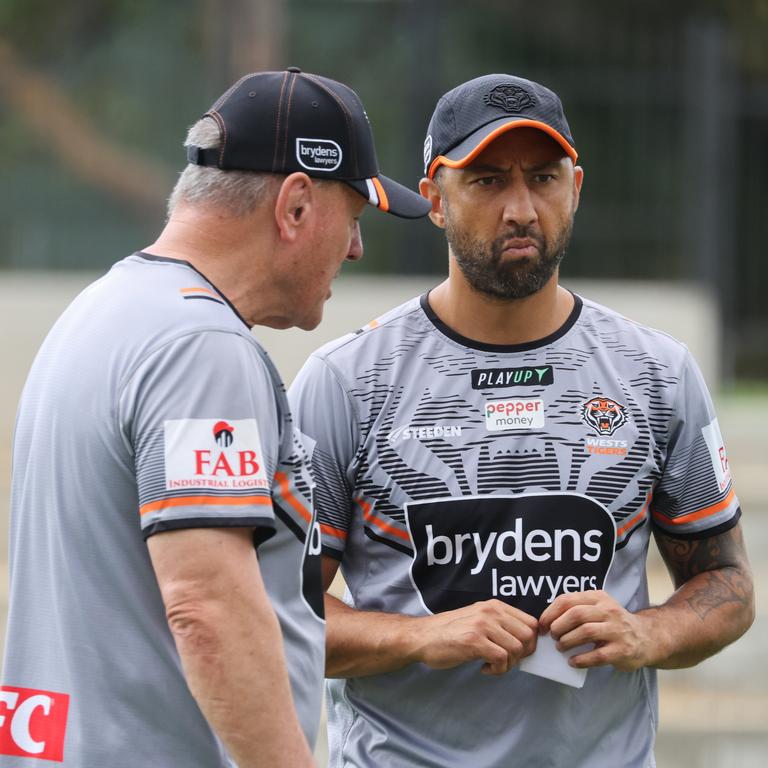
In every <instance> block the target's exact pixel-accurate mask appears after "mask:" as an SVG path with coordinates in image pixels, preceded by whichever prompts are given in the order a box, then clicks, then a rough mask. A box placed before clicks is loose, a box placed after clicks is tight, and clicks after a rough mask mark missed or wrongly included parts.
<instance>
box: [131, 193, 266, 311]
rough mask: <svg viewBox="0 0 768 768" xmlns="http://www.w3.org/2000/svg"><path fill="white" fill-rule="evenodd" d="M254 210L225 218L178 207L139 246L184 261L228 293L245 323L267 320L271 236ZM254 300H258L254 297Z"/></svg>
mask: <svg viewBox="0 0 768 768" xmlns="http://www.w3.org/2000/svg"><path fill="white" fill-rule="evenodd" d="M259 219H260V216H259V213H258V212H256V213H254V214H253V215H247V216H238V217H234V216H229V215H227V214H225V213H222V212H219V211H215V210H214V211H211V210H207V209H206V210H203V209H201V208H198V207H194V206H189V205H181V206H179V207H178V208H177V209H176V210H175V211H174V212H173V214H172V215H171V217H170V219H169V220H168V222H167V223H166V225H165V227H164V229H163V231H162V232H161V233H160V236H159V237H158V238H157V240H155V242H154V243H152V245H149V246H147V247H146V248H144V251H145V252H146V253H150V254H153V255H155V256H164V257H166V258H171V259H178V260H180V261H186V262H189V263H190V264H191V265H192V266H193V267H195V269H197V270H199V271H200V272H202V274H204V275H205V276H206V278H208V280H210V282H211V283H212V284H213V285H215V286H216V288H217V289H218V290H219V291H221V293H223V294H224V296H226V297H227V299H228V300H229V301H230V302H231V303H232V304H233V305H234V307H235V309H236V310H237V311H238V313H239V314H240V315H241V316H242V317H243V319H244V320H245V321H246V322H247V323H248V324H249V325H256V324H266V323H265V322H264V320H265V317H266V316H267V315H266V314H265V312H266V313H268V311H269V310H268V307H266V306H265V302H264V297H265V296H269V294H270V292H269V291H267V290H266V287H267V286H268V285H269V282H270V264H271V263H272V256H273V252H274V249H275V243H274V241H273V240H274V238H273V237H272V233H271V230H270V229H269V227H268V226H264V225H265V224H266V222H261V221H260V220H259ZM255 298H258V301H256V300H255Z"/></svg>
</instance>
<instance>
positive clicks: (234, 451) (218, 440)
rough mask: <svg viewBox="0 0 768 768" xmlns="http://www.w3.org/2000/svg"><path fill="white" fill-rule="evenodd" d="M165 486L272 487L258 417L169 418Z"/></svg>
mask: <svg viewBox="0 0 768 768" xmlns="http://www.w3.org/2000/svg"><path fill="white" fill-rule="evenodd" d="M164 430H165V487H166V489H167V490H176V489H181V488H217V489H222V490H244V489H249V488H250V489H254V488H269V483H268V481H267V473H266V467H265V466H264V454H263V452H262V450H261V439H260V437H259V427H258V425H257V423H256V419H175V420H171V421H166V422H165V424H164Z"/></svg>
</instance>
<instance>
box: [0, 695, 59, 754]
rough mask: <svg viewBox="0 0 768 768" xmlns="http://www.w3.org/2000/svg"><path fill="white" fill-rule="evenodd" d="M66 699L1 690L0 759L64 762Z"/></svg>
mask: <svg viewBox="0 0 768 768" xmlns="http://www.w3.org/2000/svg"><path fill="white" fill-rule="evenodd" d="M68 712H69V696H68V695H67V694H66V693H54V692H53V691H38V690H34V689H32V688H14V687H12V686H9V685H3V686H0V755H14V756H16V757H35V758H37V759H38V760H53V761H54V762H57V763H61V762H63V761H64V737H65V735H66V731H67V713H68Z"/></svg>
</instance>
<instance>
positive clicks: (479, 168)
mask: <svg viewBox="0 0 768 768" xmlns="http://www.w3.org/2000/svg"><path fill="white" fill-rule="evenodd" d="M562 159H563V158H560V157H559V158H557V159H556V160H547V161H546V162H543V163H538V164H537V165H532V166H530V167H528V168H524V169H523V170H524V171H525V172H526V173H530V172H534V173H537V172H539V171H545V170H547V169H549V168H557V167H559V166H560V161H561V160H562ZM511 169H512V166H511V165H510V166H509V167H507V168H502V167H501V166H499V165H490V164H487V163H470V164H469V165H467V166H465V167H464V170H465V171H469V172H470V173H508V172H509V171H510V170H511Z"/></svg>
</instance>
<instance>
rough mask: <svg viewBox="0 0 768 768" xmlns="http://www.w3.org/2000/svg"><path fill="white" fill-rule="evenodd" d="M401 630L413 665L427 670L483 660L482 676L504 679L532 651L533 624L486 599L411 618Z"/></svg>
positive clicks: (529, 618)
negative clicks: (410, 646) (408, 642)
mask: <svg viewBox="0 0 768 768" xmlns="http://www.w3.org/2000/svg"><path fill="white" fill-rule="evenodd" d="M400 631H401V632H403V633H407V634H411V633H412V639H411V642H412V643H414V644H415V651H414V653H415V660H417V661H420V662H422V663H424V664H426V665H427V666H428V667H432V668H433V669H450V668H451V667H456V666H458V665H459V664H464V663H465V662H468V661H484V662H485V663H484V664H483V666H482V669H481V672H483V673H484V674H487V675H503V674H505V673H506V672H509V670H510V669H512V667H514V666H516V665H517V664H519V663H520V660H521V659H523V658H525V657H526V656H529V655H530V654H532V653H533V651H534V650H535V649H536V638H537V636H538V621H537V620H536V619H535V618H534V617H533V616H531V615H530V614H527V613H524V612H523V611H521V610H518V609H517V608H513V607H512V606H510V605H507V604H506V603H504V602H502V601H501V600H485V601H483V602H481V603H474V604H473V605H468V606H466V607H464V608H458V609H456V610H454V611H446V612H445V613H438V614H435V615H434V616H426V617H423V618H414V619H411V621H410V622H405V623H404V624H403V625H402V626H401V628H400Z"/></svg>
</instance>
